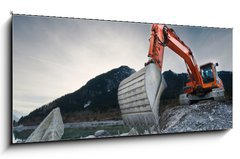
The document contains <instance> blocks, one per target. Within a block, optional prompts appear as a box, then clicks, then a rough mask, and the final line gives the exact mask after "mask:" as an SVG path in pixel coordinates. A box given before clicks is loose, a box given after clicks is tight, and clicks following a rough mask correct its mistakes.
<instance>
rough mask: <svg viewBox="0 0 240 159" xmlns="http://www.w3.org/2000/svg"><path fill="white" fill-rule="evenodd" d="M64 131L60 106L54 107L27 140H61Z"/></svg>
mask: <svg viewBox="0 0 240 159" xmlns="http://www.w3.org/2000/svg"><path fill="white" fill-rule="evenodd" d="M63 133H64V124H63V121H62V116H61V113H60V109H59V108H55V109H53V110H52V111H51V112H50V113H49V114H48V116H47V117H46V118H45V119H44V120H43V121H42V122H41V123H40V124H39V126H38V127H37V128H36V129H35V130H34V131H33V133H32V134H31V135H30V136H29V137H28V138H27V140H26V142H42V141H54V140H60V139H61V137H62V135H63Z"/></svg>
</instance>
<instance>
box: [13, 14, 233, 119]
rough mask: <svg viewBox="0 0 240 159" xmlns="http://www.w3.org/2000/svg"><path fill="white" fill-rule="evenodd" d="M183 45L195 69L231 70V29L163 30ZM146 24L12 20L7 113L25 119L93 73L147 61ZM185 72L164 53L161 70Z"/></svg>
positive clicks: (172, 55) (176, 60) (176, 59)
mask: <svg viewBox="0 0 240 159" xmlns="http://www.w3.org/2000/svg"><path fill="white" fill-rule="evenodd" d="M167 26H168V27H171V28H173V29H174V30H175V32H176V33H177V35H178V36H179V37H180V39H181V40H182V41H184V43H185V44H187V45H188V46H189V47H190V48H191V50H192V52H193V54H194V56H195V58H196V60H197V63H198V65H199V66H200V65H202V64H205V63H207V62H218V63H219V67H218V68H217V69H218V71H220V70H226V71H232V29H223V28H207V27H192V26H177V25H167ZM150 30H151V24H147V23H129V22H117V21H100V20H86V19H70V18H55V17H41V16H24V15H14V16H13V110H15V111H18V112H22V113H23V114H24V115H27V114H28V113H30V112H31V111H33V110H35V109H36V108H38V107H40V106H42V105H44V104H47V103H49V102H51V101H53V100H54V99H56V98H59V97H61V96H63V95H65V94H68V93H71V92H74V91H75V90H77V89H79V88H80V87H81V86H83V85H85V84H86V82H87V81H88V80H90V79H92V78H94V77H96V76H97V75H99V74H102V73H104V72H107V71H109V70H111V69H113V68H118V67H120V66H122V65H127V66H129V67H131V68H133V69H135V70H136V71H138V70H140V69H141V68H142V67H144V63H145V62H146V61H147V60H148V58H147V53H148V47H149V41H148V40H149V37H150ZM166 70H172V71H174V72H176V73H181V72H186V66H185V63H184V62H183V60H182V59H181V58H180V57H179V56H177V55H176V54H175V53H174V52H172V51H171V50H170V49H169V48H167V47H166V48H165V54H164V61H163V71H166Z"/></svg>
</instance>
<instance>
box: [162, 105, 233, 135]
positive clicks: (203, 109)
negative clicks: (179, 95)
mask: <svg viewBox="0 0 240 159" xmlns="http://www.w3.org/2000/svg"><path fill="white" fill-rule="evenodd" d="M160 127H161V133H177V132H189V131H208V130H222V129H229V128H232V103H231V102H216V101H207V102H203V103H198V104H193V105H184V106H176V107H169V108H167V109H166V110H165V111H164V112H163V113H162V114H161V121H160Z"/></svg>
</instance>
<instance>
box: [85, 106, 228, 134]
mask: <svg viewBox="0 0 240 159" xmlns="http://www.w3.org/2000/svg"><path fill="white" fill-rule="evenodd" d="M230 128H232V103H231V102H216V101H204V102H202V103H197V104H192V105H183V106H174V107H172V106H169V107H167V108H166V109H165V111H163V112H162V114H161V120H160V132H156V130H154V129H153V128H150V129H149V130H150V131H149V130H145V131H144V132H143V133H139V132H138V131H137V130H136V129H134V128H132V129H131V130H130V131H129V132H126V133H123V134H120V135H112V136H111V135H110V134H109V133H107V132H106V131H104V130H100V131H99V132H98V131H97V132H95V134H94V135H90V136H88V137H87V138H96V137H97V138H98V137H101V136H103V137H106V136H107V137H113V136H132V135H147V134H165V133H181V132H197V131H212V130H225V129H230ZM101 134H102V135H101Z"/></svg>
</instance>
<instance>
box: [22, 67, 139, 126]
mask: <svg viewBox="0 0 240 159" xmlns="http://www.w3.org/2000/svg"><path fill="white" fill-rule="evenodd" d="M134 72H135V70H133V69H131V68H129V67H128V66H121V67H119V68H116V69H113V70H111V71H108V72H106V73H103V74H101V75H99V76H97V77H95V78H93V79H91V80H89V81H88V82H87V83H86V84H85V85H84V86H83V87H81V88H80V89H78V90H77V91H75V92H73V93H70V94H67V95H64V96H62V97H60V98H58V99H56V100H54V101H53V102H51V103H49V104H46V105H43V106H42V107H40V108H38V109H36V110H34V111H33V112H31V113H30V114H29V115H28V116H25V117H22V118H21V119H20V120H19V122H18V124H23V125H36V124H39V123H40V122H41V121H42V120H43V119H44V117H45V116H47V114H48V113H50V111H51V110H52V109H54V108H56V107H59V108H60V110H61V114H62V116H63V121H64V123H66V122H79V121H93V120H107V119H115V118H120V117H121V115H120V110H119V105H118V101H117V89H118V85H119V83H120V82H121V81H122V80H123V79H125V78H127V77H128V76H130V75H131V74H132V73H134Z"/></svg>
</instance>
